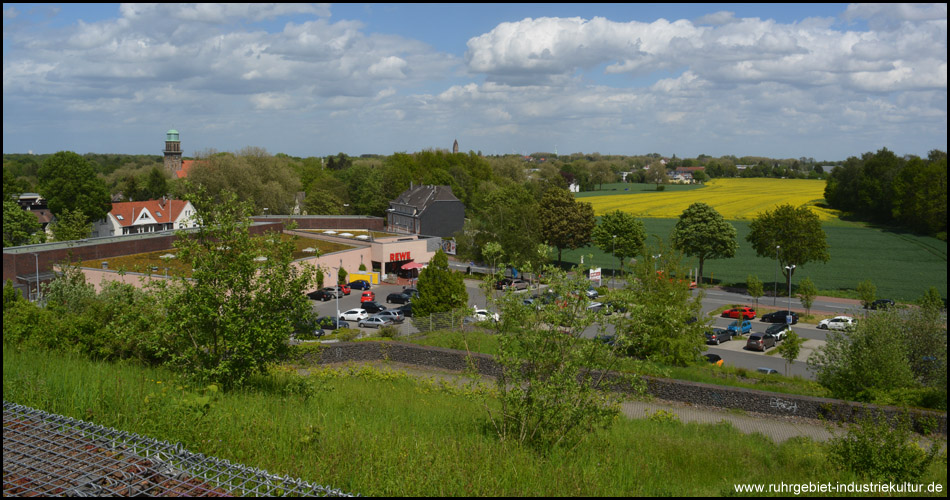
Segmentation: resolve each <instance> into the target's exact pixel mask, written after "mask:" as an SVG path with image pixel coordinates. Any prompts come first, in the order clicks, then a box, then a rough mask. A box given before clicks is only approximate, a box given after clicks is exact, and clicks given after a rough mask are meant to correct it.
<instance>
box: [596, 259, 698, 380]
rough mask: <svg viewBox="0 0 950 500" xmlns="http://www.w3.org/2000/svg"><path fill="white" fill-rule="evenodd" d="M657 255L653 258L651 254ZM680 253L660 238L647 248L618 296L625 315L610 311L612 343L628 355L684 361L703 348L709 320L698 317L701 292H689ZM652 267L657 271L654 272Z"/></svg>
mask: <svg viewBox="0 0 950 500" xmlns="http://www.w3.org/2000/svg"><path fill="white" fill-rule="evenodd" d="M655 255H656V256H659V257H654V256H655ZM681 259H682V257H681V255H680V254H679V253H678V252H676V251H674V250H673V249H670V248H664V246H663V242H662V241H660V242H658V243H657V244H656V246H652V247H651V248H648V249H646V251H645V257H644V258H642V259H638V261H637V263H636V265H635V266H634V270H633V273H634V276H635V279H633V280H628V281H627V285H626V287H625V288H624V289H623V290H621V291H620V293H618V294H617V296H618V297H617V298H618V300H619V301H620V302H622V303H623V305H624V306H625V307H626V309H627V311H628V312H629V314H617V315H612V316H611V322H612V323H613V324H614V327H615V331H616V332H618V333H617V340H616V344H615V346H616V347H617V348H618V349H620V350H622V351H623V352H626V353H628V354H630V355H632V356H636V357H638V358H644V359H649V360H652V361H656V362H658V363H663V364H668V365H676V366H686V365H687V364H689V363H692V362H693V361H695V360H697V359H698V358H699V356H700V354H701V353H702V352H703V350H705V346H706V339H705V336H704V335H703V332H704V331H705V330H706V328H707V325H706V324H707V323H708V321H706V320H697V319H698V318H699V317H700V309H701V306H702V303H701V301H702V296H703V294H702V293H700V294H698V295H696V297H693V296H692V293H691V291H690V289H689V281H688V280H684V279H678V278H676V277H679V276H685V275H686V270H685V269H684V268H683V267H682V266H681V264H680V262H681ZM657 270H659V271H661V272H657Z"/></svg>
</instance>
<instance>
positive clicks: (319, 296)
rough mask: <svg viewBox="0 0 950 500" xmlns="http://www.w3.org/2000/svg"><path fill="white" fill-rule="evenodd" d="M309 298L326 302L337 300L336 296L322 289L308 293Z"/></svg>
mask: <svg viewBox="0 0 950 500" xmlns="http://www.w3.org/2000/svg"><path fill="white" fill-rule="evenodd" d="M307 298H308V299H310V300H322V301H324V302H326V301H328V300H332V299H334V298H336V294H334V293H330V292H328V291H326V290H322V289H321V290H316V291H313V292H310V293H308V294H307Z"/></svg>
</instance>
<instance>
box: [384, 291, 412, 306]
mask: <svg viewBox="0 0 950 500" xmlns="http://www.w3.org/2000/svg"><path fill="white" fill-rule="evenodd" d="M411 300H412V296H411V295H409V294H408V293H400V292H396V293H391V294H389V295H387V296H386V303H387V304H408V303H409V302H410V301H411Z"/></svg>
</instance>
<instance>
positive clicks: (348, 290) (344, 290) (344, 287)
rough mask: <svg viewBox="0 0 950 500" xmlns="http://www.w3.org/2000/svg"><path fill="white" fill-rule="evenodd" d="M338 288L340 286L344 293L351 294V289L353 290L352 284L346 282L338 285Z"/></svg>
mask: <svg viewBox="0 0 950 500" xmlns="http://www.w3.org/2000/svg"><path fill="white" fill-rule="evenodd" d="M337 288H339V289H340V291H341V292H343V295H349V294H350V291H351V290H350V285H346V284H343V285H337Z"/></svg>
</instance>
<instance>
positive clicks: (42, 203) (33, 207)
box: [17, 193, 56, 234]
mask: <svg viewBox="0 0 950 500" xmlns="http://www.w3.org/2000/svg"><path fill="white" fill-rule="evenodd" d="M17 203H18V204H19V205H20V208H22V209H23V210H26V211H27V212H30V213H31V214H33V215H35V216H36V221H37V222H39V223H40V228H41V229H42V230H43V231H45V232H46V234H51V233H50V231H49V224H50V222H53V221H54V220H55V219H56V217H54V216H53V212H50V211H49V207H48V206H47V205H46V199H44V198H43V197H42V196H40V195H39V193H23V194H21V195H20V196H19V198H17Z"/></svg>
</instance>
